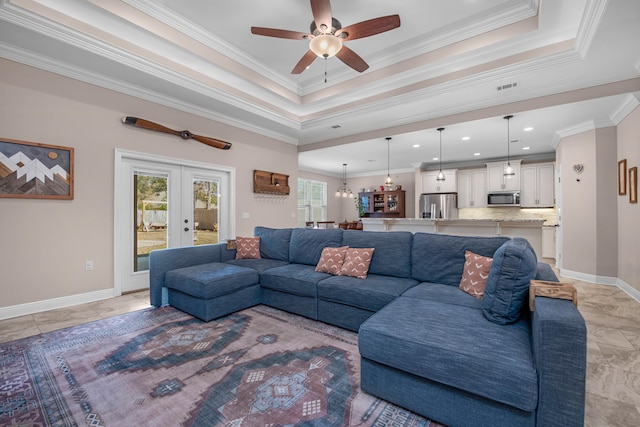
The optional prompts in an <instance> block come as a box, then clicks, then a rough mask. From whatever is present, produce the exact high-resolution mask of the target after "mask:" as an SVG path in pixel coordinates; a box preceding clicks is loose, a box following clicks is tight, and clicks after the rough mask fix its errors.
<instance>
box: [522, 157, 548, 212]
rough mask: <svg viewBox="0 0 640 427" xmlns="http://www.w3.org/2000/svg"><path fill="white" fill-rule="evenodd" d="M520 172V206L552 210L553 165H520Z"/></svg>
mask: <svg viewBox="0 0 640 427" xmlns="http://www.w3.org/2000/svg"><path fill="white" fill-rule="evenodd" d="M520 172H521V182H520V184H521V192H520V206H522V207H523V208H552V207H553V206H554V204H555V195H554V165H553V163H536V164H527V165H522V166H521V167H520Z"/></svg>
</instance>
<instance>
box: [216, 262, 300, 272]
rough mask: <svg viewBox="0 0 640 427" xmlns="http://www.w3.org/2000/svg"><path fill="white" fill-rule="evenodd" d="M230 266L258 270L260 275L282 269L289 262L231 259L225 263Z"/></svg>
mask: <svg viewBox="0 0 640 427" xmlns="http://www.w3.org/2000/svg"><path fill="white" fill-rule="evenodd" d="M225 262H226V263H228V264H233V265H237V266H240V267H247V268H252V269H254V270H256V271H257V272H258V273H262V272H263V271H266V270H268V269H270V268H275V267H281V266H283V265H287V264H289V262H288V261H280V260H278V259H270V258H258V259H230V260H229V261H225Z"/></svg>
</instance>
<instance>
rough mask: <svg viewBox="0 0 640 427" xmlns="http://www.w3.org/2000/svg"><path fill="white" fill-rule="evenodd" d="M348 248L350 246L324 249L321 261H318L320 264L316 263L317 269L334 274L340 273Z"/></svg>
mask: <svg viewBox="0 0 640 427" xmlns="http://www.w3.org/2000/svg"><path fill="white" fill-rule="evenodd" d="M347 249H349V246H342V247H340V248H324V249H322V254H321V255H320V261H318V265H316V271H318V272H320V273H329V274H333V275H334V276H335V275H338V274H340V270H342V264H344V256H345V254H346V253H347Z"/></svg>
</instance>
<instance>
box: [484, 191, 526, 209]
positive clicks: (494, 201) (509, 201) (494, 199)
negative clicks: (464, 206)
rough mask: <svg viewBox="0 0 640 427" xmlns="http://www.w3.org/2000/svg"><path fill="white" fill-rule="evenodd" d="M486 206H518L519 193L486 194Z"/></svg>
mask: <svg viewBox="0 0 640 427" xmlns="http://www.w3.org/2000/svg"><path fill="white" fill-rule="evenodd" d="M487 206H520V192H519V191H503V192H499V193H487Z"/></svg>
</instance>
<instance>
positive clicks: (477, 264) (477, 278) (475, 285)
mask: <svg viewBox="0 0 640 427" xmlns="http://www.w3.org/2000/svg"><path fill="white" fill-rule="evenodd" d="M492 263H493V258H491V257H486V256H482V255H478V254H474V253H473V252H471V251H469V250H467V251H465V252H464V270H463V271H462V279H460V286H459V287H460V289H461V290H463V291H464V292H466V293H468V294H469V295H471V296H472V297H475V298H478V299H482V296H483V295H484V288H485V286H486V284H487V278H488V277H489V270H490V269H491V264H492Z"/></svg>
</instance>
